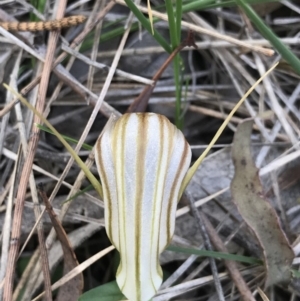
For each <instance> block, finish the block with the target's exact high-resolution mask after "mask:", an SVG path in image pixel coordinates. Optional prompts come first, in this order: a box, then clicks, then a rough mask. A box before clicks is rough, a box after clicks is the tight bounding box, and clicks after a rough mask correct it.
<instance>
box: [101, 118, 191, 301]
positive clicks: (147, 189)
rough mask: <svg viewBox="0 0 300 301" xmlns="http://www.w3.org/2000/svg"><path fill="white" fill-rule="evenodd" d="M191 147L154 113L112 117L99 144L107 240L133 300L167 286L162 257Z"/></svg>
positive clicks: (123, 288) (123, 285)
mask: <svg viewBox="0 0 300 301" xmlns="http://www.w3.org/2000/svg"><path fill="white" fill-rule="evenodd" d="M190 161H191V150H190V146H189V145H188V143H187V142H186V140H185V138H184V136H183V134H182V133H181V132H180V131H179V130H178V129H177V128H176V127H175V126H174V125H173V124H171V123H170V122H169V120H168V119H167V118H166V117H164V116H162V115H158V114H153V113H132V114H125V115H123V116H122V117H120V118H118V119H117V118H113V119H110V121H109V122H108V124H107V126H106V128H105V129H104V130H103V133H102V135H101V136H100V137H99V139H98V141H97V144H96V163H97V167H98V170H99V174H100V178H101V181H102V186H103V195H104V203H105V224H106V231H107V234H108V237H109V238H110V240H111V242H112V244H113V245H114V246H115V247H116V249H117V250H118V251H119V252H120V257H121V262H120V265H119V268H118V271H117V276H116V278H117V283H118V285H119V287H120V289H121V291H122V292H123V293H124V295H125V296H126V297H127V298H128V299H129V300H130V301H148V300H149V299H151V297H153V296H154V295H155V293H156V292H157V290H158V288H159V287H160V285H161V283H162V270H161V267H160V265H159V254H160V253H161V252H162V251H163V250H164V249H165V248H166V246H167V245H168V244H169V243H170V241H171V238H172V236H173V233H174V228H175V212H176V207H177V202H178V198H179V190H180V186H181V184H182V180H183V178H184V176H185V174H186V172H187V170H188V167H189V165H190Z"/></svg>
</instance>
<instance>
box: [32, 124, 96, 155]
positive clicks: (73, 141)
mask: <svg viewBox="0 0 300 301" xmlns="http://www.w3.org/2000/svg"><path fill="white" fill-rule="evenodd" d="M36 126H37V127H38V128H39V129H40V130H42V131H44V132H46V133H49V134H52V135H54V136H55V134H54V133H53V132H52V131H51V130H50V129H49V128H47V127H46V126H44V125H41V124H37V125H36ZM61 136H62V137H63V138H64V139H65V140H66V141H68V142H71V143H75V144H77V143H78V140H77V139H74V138H71V137H69V136H65V135H61ZM82 148H83V149H86V150H89V151H90V150H92V149H93V147H92V146H91V145H89V144H86V143H83V144H82Z"/></svg>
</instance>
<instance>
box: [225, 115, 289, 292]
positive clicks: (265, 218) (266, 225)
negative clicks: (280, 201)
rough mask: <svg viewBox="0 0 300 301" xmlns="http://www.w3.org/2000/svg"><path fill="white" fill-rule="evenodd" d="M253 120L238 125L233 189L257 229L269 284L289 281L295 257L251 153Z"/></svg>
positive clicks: (248, 221)
mask: <svg viewBox="0 0 300 301" xmlns="http://www.w3.org/2000/svg"><path fill="white" fill-rule="evenodd" d="M252 125H253V121H252V120H247V121H245V122H243V123H241V124H240V125H239V126H238V129H237V131H236V133H235V136H234V142H233V147H232V158H233V162H234V167H235V174H234V178H233V180H232V182H231V193H232V197H233V201H234V203H235V204H236V206H237V208H238V210H239V212H240V214H241V215H242V217H243V219H244V221H245V222H246V223H247V225H248V226H249V227H250V228H251V229H252V230H253V232H254V234H255V235H256V237H257V239H258V241H259V243H260V246H261V248H262V250H263V255H264V264H265V267H266V283H265V285H266V287H267V286H270V285H274V284H288V283H289V282H290V280H291V269H290V267H291V264H292V261H293V259H294V257H295V255H294V252H293V250H292V248H291V246H290V245H289V242H288V240H287V238H286V236H285V234H284V232H283V231H282V229H281V227H280V223H279V219H278V216H277V214H276V211H275V210H274V208H273V207H272V206H271V204H270V202H269V201H268V200H267V198H266V197H265V195H264V192H263V187H262V184H261V182H260V179H259V176H258V169H257V168H256V166H255V164H254V161H253V159H252V156H251V150H250V135H251V131H252Z"/></svg>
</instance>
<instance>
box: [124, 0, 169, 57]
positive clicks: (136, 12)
mask: <svg viewBox="0 0 300 301" xmlns="http://www.w3.org/2000/svg"><path fill="white" fill-rule="evenodd" d="M125 2H126V4H127V6H128V8H129V9H130V10H131V11H132V12H133V14H134V15H135V16H136V18H137V19H138V20H139V21H140V22H141V24H142V26H143V27H144V28H145V29H146V30H147V31H148V32H149V33H150V34H152V28H151V24H150V22H149V20H148V19H147V18H146V17H145V16H144V15H143V14H142V13H141V12H140V11H139V9H138V8H137V7H136V5H135V4H134V3H133V1H131V0H125ZM153 37H154V39H155V40H156V41H157V42H158V43H159V44H160V46H162V47H163V48H164V49H165V50H166V51H167V52H168V53H171V52H172V49H171V47H170V45H169V44H168V43H167V41H166V40H165V39H164V38H163V36H162V35H160V33H158V31H157V30H156V29H155V28H154V35H153Z"/></svg>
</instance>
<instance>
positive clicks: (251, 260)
mask: <svg viewBox="0 0 300 301" xmlns="http://www.w3.org/2000/svg"><path fill="white" fill-rule="evenodd" d="M167 250H168V251H173V252H178V253H185V254H191V255H199V256H203V257H212V258H220V259H225V260H233V261H239V262H244V263H249V264H262V261H261V260H260V259H258V258H254V257H247V256H242V255H234V254H229V253H222V252H214V251H208V250H199V249H194V248H182V247H177V246H169V247H168V248H167Z"/></svg>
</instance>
